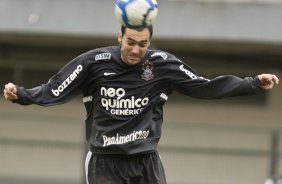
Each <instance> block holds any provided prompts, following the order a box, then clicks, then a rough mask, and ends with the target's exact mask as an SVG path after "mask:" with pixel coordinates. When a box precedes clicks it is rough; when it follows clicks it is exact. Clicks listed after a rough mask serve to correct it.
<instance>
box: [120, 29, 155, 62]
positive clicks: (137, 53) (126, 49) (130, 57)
mask: <svg viewBox="0 0 282 184" xmlns="http://www.w3.org/2000/svg"><path fill="white" fill-rule="evenodd" d="M118 41H119V43H120V45H121V59H122V61H123V62H124V63H126V64H128V65H136V64H138V63H140V62H141V60H142V58H143V57H144V56H145V54H146V52H147V50H148V47H149V46H150V32H149V30H148V29H143V30H141V31H140V30H134V29H129V28H127V29H126V31H125V33H124V35H122V33H119V35H118Z"/></svg>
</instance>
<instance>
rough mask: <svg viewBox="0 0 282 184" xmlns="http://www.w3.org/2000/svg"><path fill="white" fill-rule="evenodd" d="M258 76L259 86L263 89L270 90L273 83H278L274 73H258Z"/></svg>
mask: <svg viewBox="0 0 282 184" xmlns="http://www.w3.org/2000/svg"><path fill="white" fill-rule="evenodd" d="M258 78H259V80H260V87H261V88H262V89H264V90H271V89H272V88H273V87H274V85H275V84H276V85H277V84H279V79H278V77H277V76H276V75H274V74H260V75H258Z"/></svg>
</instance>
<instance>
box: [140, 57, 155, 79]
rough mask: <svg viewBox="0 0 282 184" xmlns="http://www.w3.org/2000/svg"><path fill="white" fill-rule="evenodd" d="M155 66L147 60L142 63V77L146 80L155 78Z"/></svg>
mask: <svg viewBox="0 0 282 184" xmlns="http://www.w3.org/2000/svg"><path fill="white" fill-rule="evenodd" d="M153 68H154V66H153V63H151V62H150V61H148V60H147V61H146V62H145V63H144V64H143V65H142V70H143V73H142V74H141V77H142V79H144V80H146V81H148V80H151V79H153V78H154V74H153Z"/></svg>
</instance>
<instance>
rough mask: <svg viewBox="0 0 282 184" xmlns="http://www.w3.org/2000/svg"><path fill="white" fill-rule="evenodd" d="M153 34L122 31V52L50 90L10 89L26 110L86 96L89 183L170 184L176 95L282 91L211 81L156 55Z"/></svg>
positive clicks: (71, 69)
mask: <svg viewBox="0 0 282 184" xmlns="http://www.w3.org/2000/svg"><path fill="white" fill-rule="evenodd" d="M152 34H153V28H152V26H149V27H146V28H143V29H129V28H125V27H122V29H121V32H120V33H119V35H118V42H119V46H110V47H104V48H97V49H94V50H90V51H89V52H86V53H83V54H82V55H80V56H78V57H76V58H74V59H73V60H72V61H71V62H69V63H68V64H67V65H65V66H64V67H63V68H62V69H61V70H60V71H59V72H58V73H57V74H56V75H54V76H53V77H51V78H50V80H49V81H48V83H46V84H43V85H41V86H38V87H35V88H32V89H25V88H24V87H20V86H16V85H15V84H12V83H8V84H6V85H5V89H4V96H5V98H6V99H7V100H10V101H12V102H14V103H18V104H21V105H29V104H37V105H42V106H51V105H57V104H63V103H65V102H67V101H69V100H71V99H73V98H74V97H76V96H77V95H79V94H82V95H83V102H84V105H85V108H86V113H87V116H86V120H85V123H86V139H87V141H88V143H89V152H88V154H87V157H86V162H85V166H86V179H87V183H88V184H109V183H112V184H125V183H127V184H165V183H166V178H165V172H164V169H163V166H162V162H161V160H160V157H159V154H158V152H157V145H158V142H159V139H160V137H161V126H162V123H163V105H164V104H165V103H166V101H167V99H168V96H169V95H170V94H171V93H172V91H173V90H176V91H178V92H180V93H182V94H185V95H188V96H191V97H195V98H200V99H217V98H226V97H232V96H239V95H251V94H256V93H257V92H258V91H260V90H262V89H263V90H270V89H272V88H273V86H274V85H275V84H278V81H279V80H278V78H277V77H276V76H275V75H273V74H261V75H258V76H256V77H254V78H252V77H246V78H243V79H242V78H239V77H236V76H219V77H216V78H214V79H207V78H204V77H202V76H199V75H198V74H197V73H196V72H195V71H194V70H193V69H192V68H191V67H190V66H188V65H187V64H185V63H184V62H182V61H181V60H179V59H178V58H176V57H175V56H174V55H172V54H170V53H167V52H163V51H159V50H151V49H149V46H150V41H151V36H152Z"/></svg>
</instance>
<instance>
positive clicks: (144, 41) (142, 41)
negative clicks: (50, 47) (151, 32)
mask: <svg viewBox="0 0 282 184" xmlns="http://www.w3.org/2000/svg"><path fill="white" fill-rule="evenodd" d="M127 39H128V40H130V41H133V42H135V43H138V44H139V43H148V42H149V41H148V40H141V41H139V42H138V41H137V40H134V39H133V38H130V37H128V38H127Z"/></svg>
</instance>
